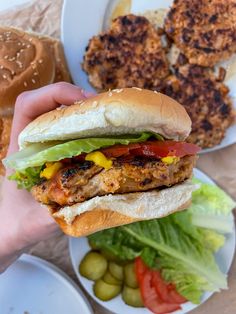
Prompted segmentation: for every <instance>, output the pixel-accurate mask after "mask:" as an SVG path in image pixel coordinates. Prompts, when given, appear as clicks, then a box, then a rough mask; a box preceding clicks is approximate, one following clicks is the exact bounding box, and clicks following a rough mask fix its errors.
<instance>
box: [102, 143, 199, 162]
mask: <svg viewBox="0 0 236 314" xmlns="http://www.w3.org/2000/svg"><path fill="white" fill-rule="evenodd" d="M101 151H102V153H103V154H104V155H105V156H106V157H108V158H112V157H114V158H118V157H121V156H124V155H129V154H130V155H132V156H146V157H155V158H162V157H166V156H176V157H184V156H186V155H195V154H197V153H198V152H199V151H200V148H199V147H198V146H197V145H195V144H191V143H185V142H175V141H147V142H143V143H136V144H129V145H114V146H111V147H108V148H104V149H102V150H101Z"/></svg>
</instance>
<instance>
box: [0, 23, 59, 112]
mask: <svg viewBox="0 0 236 314" xmlns="http://www.w3.org/2000/svg"><path fill="white" fill-rule="evenodd" d="M0 47H1V49H0V60H1V61H0V97H1V98H0V114H5V113H6V111H9V110H11V109H12V111H13V106H14V104H15V100H16V98H17V96H18V95H19V94H20V93H22V92H23V91H26V90H31V89H35V88H39V87H41V86H44V85H47V84H49V83H52V82H53V80H54V76H55V62H54V57H53V54H52V52H51V49H50V48H49V46H48V44H47V43H46V42H43V41H41V40H40V38H39V37H38V36H36V35H34V34H30V33H25V32H24V31H22V30H19V29H15V28H8V27H0ZM9 108H10V109H9Z"/></svg>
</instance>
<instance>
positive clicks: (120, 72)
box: [82, 14, 169, 91]
mask: <svg viewBox="0 0 236 314" xmlns="http://www.w3.org/2000/svg"><path fill="white" fill-rule="evenodd" d="M82 67H83V69H84V70H85V71H86V72H87V73H88V75H89V81H90V83H91V84H92V85H93V86H94V87H95V88H96V89H97V90H100V91H101V90H108V89H113V88H124V87H133V86H136V87H140V88H146V89H157V88H158V87H159V85H160V84H161V82H162V80H163V79H164V78H165V77H166V76H168V74H169V65H168V61H167V57H166V54H165V51H164V49H163V47H162V44H161V37H160V36H159V35H158V33H157V31H156V30H155V28H154V27H153V26H152V25H151V23H150V22H149V21H148V20H147V19H146V18H145V17H142V16H135V15H132V14H130V15H125V16H120V17H118V18H117V19H115V20H114V21H113V23H112V25H111V28H110V29H109V30H108V31H106V32H104V33H102V34H100V35H98V36H94V37H93V38H92V39H91V40H90V41H89V44H88V47H87V48H86V53H85V55H84V62H83V65H82Z"/></svg>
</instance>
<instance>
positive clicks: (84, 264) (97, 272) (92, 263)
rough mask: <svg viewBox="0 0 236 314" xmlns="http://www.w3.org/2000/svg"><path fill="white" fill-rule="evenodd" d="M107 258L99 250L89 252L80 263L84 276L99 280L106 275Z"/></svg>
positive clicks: (80, 269) (81, 272)
mask: <svg viewBox="0 0 236 314" xmlns="http://www.w3.org/2000/svg"><path fill="white" fill-rule="evenodd" d="M107 264H108V263H107V260H106V259H105V257H104V256H103V255H102V254H100V253H97V252H89V253H87V254H86V255H85V257H84V258H83V259H82V261H81V263H80V265H79V272H80V274H81V275H82V276H83V277H86V278H87V279H90V280H94V281H95V280H98V279H99V278H101V277H102V276H104V274H105V272H106V270H107Z"/></svg>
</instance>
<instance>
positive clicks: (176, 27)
mask: <svg viewBox="0 0 236 314" xmlns="http://www.w3.org/2000/svg"><path fill="white" fill-rule="evenodd" d="M165 31H166V32H167V34H168V36H169V37H170V38H172V40H173V41H174V43H175V44H176V45H177V47H178V48H179V49H180V50H181V51H182V52H183V53H184V54H185V55H186V56H187V58H188V60H189V62H190V63H192V64H198V65H202V66H213V65H215V64H216V63H217V62H218V61H220V60H225V59H227V58H229V57H230V56H231V55H232V53H234V52H236V1H235V0H227V1H222V0H185V1H182V0H175V1H174V3H173V5H172V7H171V9H170V11H169V13H168V15H167V17H166V19H165Z"/></svg>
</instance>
